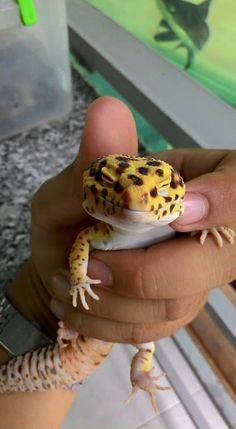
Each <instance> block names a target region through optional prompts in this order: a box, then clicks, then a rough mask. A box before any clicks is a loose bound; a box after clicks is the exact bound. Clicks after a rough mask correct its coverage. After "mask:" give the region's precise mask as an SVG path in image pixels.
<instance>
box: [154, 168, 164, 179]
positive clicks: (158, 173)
mask: <svg viewBox="0 0 236 429" xmlns="http://www.w3.org/2000/svg"><path fill="white" fill-rule="evenodd" d="M155 173H156V174H157V175H158V176H159V177H163V176H164V171H163V170H162V169H161V168H158V169H157V170H156V171H155Z"/></svg>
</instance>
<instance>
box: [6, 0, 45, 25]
mask: <svg viewBox="0 0 236 429" xmlns="http://www.w3.org/2000/svg"><path fill="white" fill-rule="evenodd" d="M37 22H38V17H37V12H36V8H35V5H34V1H33V0H17V1H14V0H0V30H6V29H8V28H12V27H21V26H22V25H23V26H30V25H35V24H37Z"/></svg>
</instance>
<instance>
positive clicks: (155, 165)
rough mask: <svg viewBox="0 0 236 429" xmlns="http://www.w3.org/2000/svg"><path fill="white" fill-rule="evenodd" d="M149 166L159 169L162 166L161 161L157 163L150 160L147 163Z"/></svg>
mask: <svg viewBox="0 0 236 429" xmlns="http://www.w3.org/2000/svg"><path fill="white" fill-rule="evenodd" d="M147 165H150V166H153V167H159V166H160V165H161V162H160V161H156V160H150V161H147Z"/></svg>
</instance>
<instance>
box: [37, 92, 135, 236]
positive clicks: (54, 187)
mask: <svg viewBox="0 0 236 429" xmlns="http://www.w3.org/2000/svg"><path fill="white" fill-rule="evenodd" d="M136 151H137V133H136V127H135V122H134V119H133V116H132V114H131V112H130V111H129V109H128V108H127V107H126V106H125V104H123V103H122V102H121V101H119V100H118V99H115V98H113V97H100V98H98V99H97V100H96V101H95V102H93V103H92V104H91V106H90V107H89V109H88V111H87V114H86V118H85V127H84V131H83V136H82V141H81V145H80V149H79V153H78V156H77V157H76V159H75V161H74V162H73V163H72V164H71V165H70V166H69V167H67V168H66V169H65V170H63V171H62V172H61V173H60V174H58V175H57V176H55V177H53V178H52V179H49V180H48V181H47V182H45V183H44V184H43V185H42V186H41V188H40V189H39V191H38V192H37V193H36V195H35V198H34V201H33V204H32V215H33V219H34V221H35V222H36V223H39V224H40V225H44V226H46V227H47V228H52V229H56V228H60V227H70V226H73V225H75V224H77V223H78V222H80V221H82V220H83V219H85V218H86V216H87V215H86V214H85V212H84V210H83V208H82V204H81V203H82V201H83V189H82V176H83V171H84V169H85V168H86V167H87V166H88V164H89V163H90V162H91V161H93V160H94V159H97V158H99V157H102V156H104V155H108V154H112V153H126V154H131V155H132V154H136ZM45 207H47V210H45V209H44V210H41V209H40V208H45ZM39 216H40V219H38V217H39Z"/></svg>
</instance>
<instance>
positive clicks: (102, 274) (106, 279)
mask: <svg viewBox="0 0 236 429" xmlns="http://www.w3.org/2000/svg"><path fill="white" fill-rule="evenodd" d="M88 274H89V277H91V278H92V279H99V280H101V284H102V285H103V286H111V285H112V273H111V271H110V269H109V267H108V266H107V265H105V264H104V263H103V262H101V261H99V260H98V259H95V258H93V257H91V258H90V259H89V264H88Z"/></svg>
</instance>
